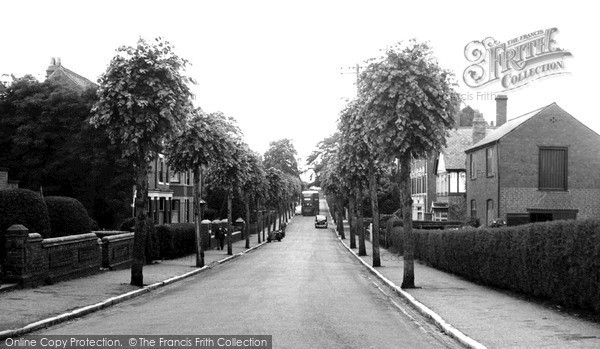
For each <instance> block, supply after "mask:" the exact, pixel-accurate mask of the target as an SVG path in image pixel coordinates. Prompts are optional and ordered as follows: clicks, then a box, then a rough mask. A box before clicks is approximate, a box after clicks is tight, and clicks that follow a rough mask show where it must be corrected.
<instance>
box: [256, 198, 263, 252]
mask: <svg viewBox="0 0 600 349" xmlns="http://www.w3.org/2000/svg"><path fill="white" fill-rule="evenodd" d="M254 204H255V205H256V235H257V236H258V243H259V244H260V233H261V232H262V230H263V228H262V227H263V222H262V214H261V213H260V204H259V201H258V200H254Z"/></svg>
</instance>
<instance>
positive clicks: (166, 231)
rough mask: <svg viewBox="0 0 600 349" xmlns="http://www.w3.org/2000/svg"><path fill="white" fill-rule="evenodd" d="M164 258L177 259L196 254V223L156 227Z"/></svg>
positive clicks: (161, 254) (161, 253)
mask: <svg viewBox="0 0 600 349" xmlns="http://www.w3.org/2000/svg"><path fill="white" fill-rule="evenodd" d="M156 232H157V235H158V241H159V245H160V256H161V257H162V258H177V257H182V256H187V255H189V254H191V253H194V251H195V246H196V233H195V226H194V223H173V224H162V225H159V226H157V227H156Z"/></svg>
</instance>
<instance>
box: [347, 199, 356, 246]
mask: <svg viewBox="0 0 600 349" xmlns="http://www.w3.org/2000/svg"><path fill="white" fill-rule="evenodd" d="M355 215H356V199H355V196H354V195H352V193H350V197H349V198H348V224H349V225H350V248H356V216H355Z"/></svg>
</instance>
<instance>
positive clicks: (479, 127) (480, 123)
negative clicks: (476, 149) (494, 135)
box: [473, 113, 486, 144]
mask: <svg viewBox="0 0 600 349" xmlns="http://www.w3.org/2000/svg"><path fill="white" fill-rule="evenodd" d="M485 126H486V122H485V120H484V119H483V115H482V114H481V113H475V118H474V119H473V144H475V143H477V142H479V141H480V140H482V139H483V138H484V137H485Z"/></svg>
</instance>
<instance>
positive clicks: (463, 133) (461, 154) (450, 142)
mask: <svg viewBox="0 0 600 349" xmlns="http://www.w3.org/2000/svg"><path fill="white" fill-rule="evenodd" d="M472 134H473V129H472V128H471V127H459V128H458V129H454V130H452V131H450V135H449V136H448V137H447V138H446V148H444V149H442V154H444V163H445V164H446V169H461V168H465V149H467V147H469V146H470V145H471V144H472V139H473V138H472V137H473V135H472Z"/></svg>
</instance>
